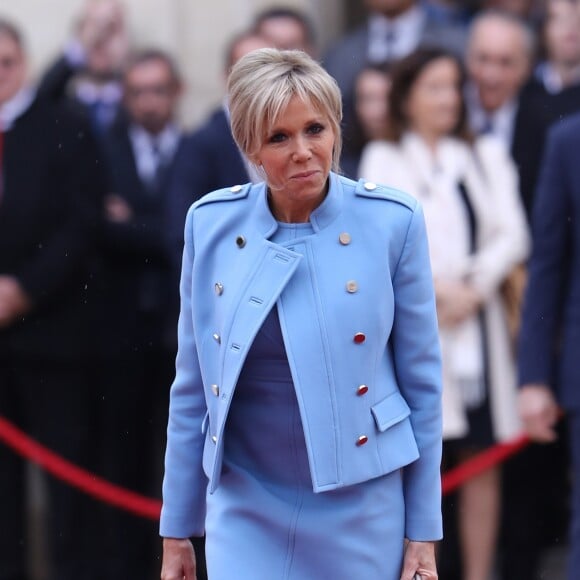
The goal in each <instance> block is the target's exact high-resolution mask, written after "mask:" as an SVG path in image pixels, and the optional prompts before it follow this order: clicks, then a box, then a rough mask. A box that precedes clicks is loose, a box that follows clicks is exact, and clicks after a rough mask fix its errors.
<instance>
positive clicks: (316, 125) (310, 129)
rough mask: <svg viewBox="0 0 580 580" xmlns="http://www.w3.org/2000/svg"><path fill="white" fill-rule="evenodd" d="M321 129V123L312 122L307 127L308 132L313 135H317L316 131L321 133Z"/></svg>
mask: <svg viewBox="0 0 580 580" xmlns="http://www.w3.org/2000/svg"><path fill="white" fill-rule="evenodd" d="M322 131H324V125H321V124H320V123H313V124H312V125H310V126H309V127H308V132H309V133H311V134H313V135H318V133H322Z"/></svg>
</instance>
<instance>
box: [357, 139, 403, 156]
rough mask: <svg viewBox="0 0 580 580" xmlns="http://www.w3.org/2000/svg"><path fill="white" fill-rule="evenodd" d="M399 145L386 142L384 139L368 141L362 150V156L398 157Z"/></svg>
mask: <svg viewBox="0 0 580 580" xmlns="http://www.w3.org/2000/svg"><path fill="white" fill-rule="evenodd" d="M400 149H401V148H400V145H399V143H396V142H394V141H387V140H385V139H377V140H375V141H369V142H368V143H367V144H366V145H365V147H364V149H363V152H362V154H363V155H379V156H383V155H398V154H400Z"/></svg>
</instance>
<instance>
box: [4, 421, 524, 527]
mask: <svg viewBox="0 0 580 580" xmlns="http://www.w3.org/2000/svg"><path fill="white" fill-rule="evenodd" d="M0 442H2V443H5V444H6V445H7V446H8V447H10V448H12V449H13V450H14V451H16V453H18V454H20V455H21V456H22V457H24V458H26V459H28V460H29V461H32V462H33V463H36V464H38V465H40V466H41V467H43V468H44V469H45V470H46V471H47V472H49V473H50V474H51V475H53V476H54V477H56V478H58V479H60V480H62V481H64V482H65V483H68V484H69V485H71V486H73V487H76V488H77V489H80V490H81V491H83V492H85V493H87V494H89V495H91V496H93V497H94V498H96V499H99V500H101V501H103V502H105V503H108V504H110V505H113V506H116V507H119V508H121V509H123V510H125V511H128V512H131V513H133V514H135V515H138V516H141V517H144V518H148V519H152V520H157V519H159V514H160V511H161V502H160V501H158V500H156V499H152V498H149V497H145V496H142V495H140V494H138V493H135V492H133V491H129V490H127V489H125V488H123V487H120V486H118V485H114V484H112V483H110V482H108V481H106V480H104V479H103V478H101V477H98V476H97V475H94V474H92V473H90V472H88V471H86V470H84V469H82V468H80V467H78V466H76V465H74V464H73V463H71V462H70V461H67V460H66V459H63V458H62V457H60V456H59V455H57V454H56V453H54V452H53V451H51V450H50V449H47V448H46V447H44V446H43V445H41V444H40V443H37V442H36V441H34V440H33V439H31V438H30V437H29V436H28V435H26V433H24V432H23V431H21V430H20V429H18V428H17V427H16V426H14V425H13V424H12V423H10V422H9V421H7V420H6V419H4V418H3V417H1V416H0ZM529 444H530V439H529V438H528V437H526V436H525V435H521V436H519V437H517V438H516V439H514V440H513V441H509V442H507V443H499V444H497V445H494V446H493V447H490V448H489V449H486V450H485V451H482V452H481V453H479V454H478V455H476V456H475V457H472V458H471V459H469V460H467V461H465V462H464V463H462V464H461V465H458V466H457V467H455V468H453V469H451V470H449V471H447V472H446V473H444V474H443V478H442V487H443V494H444V495H446V494H449V493H451V492H453V491H454V490H455V489H457V488H458V487H459V486H461V485H462V484H463V483H465V482H466V481H468V480H469V479H471V478H472V477H475V476H476V475H479V474H480V473H483V472H484V471H486V470H487V469H490V468H491V467H493V466H494V465H498V464H499V463H502V462H504V461H505V460H506V459H508V458H509V457H511V456H512V455H515V454H516V453H518V452H519V451H521V450H522V449H523V448H524V447H526V446H527V445H529Z"/></svg>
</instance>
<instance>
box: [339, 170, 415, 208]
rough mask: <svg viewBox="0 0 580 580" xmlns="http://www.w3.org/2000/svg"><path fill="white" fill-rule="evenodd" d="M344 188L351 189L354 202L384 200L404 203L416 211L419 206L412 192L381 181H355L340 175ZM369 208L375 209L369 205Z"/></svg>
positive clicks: (403, 204)
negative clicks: (409, 192)
mask: <svg viewBox="0 0 580 580" xmlns="http://www.w3.org/2000/svg"><path fill="white" fill-rule="evenodd" d="M339 179H340V180H341V182H342V185H343V189H346V190H347V191H350V193H351V194H352V196H351V199H352V200H353V201H354V202H357V201H362V202H365V201H366V200H382V201H386V202H391V203H396V204H399V205H402V206H404V207H406V208H408V209H410V210H411V211H415V209H416V208H417V206H418V201H417V200H416V199H415V198H414V197H413V196H412V195H410V194H408V193H406V192H404V191H401V190H400V189H397V188H396V187H389V186H387V185H383V184H381V183H375V182H374V181H370V180H368V179H359V180H358V181H353V180H352V179H349V178H347V177H344V176H340V177H339ZM369 209H371V211H374V210H373V209H372V208H371V206H370V205H369Z"/></svg>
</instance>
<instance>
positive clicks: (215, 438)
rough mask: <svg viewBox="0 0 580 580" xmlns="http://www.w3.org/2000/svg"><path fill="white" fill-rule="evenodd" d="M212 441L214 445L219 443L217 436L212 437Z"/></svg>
mask: <svg viewBox="0 0 580 580" xmlns="http://www.w3.org/2000/svg"><path fill="white" fill-rule="evenodd" d="M211 440H212V441H213V442H214V443H217V437H216V436H215V435H212V436H211Z"/></svg>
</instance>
